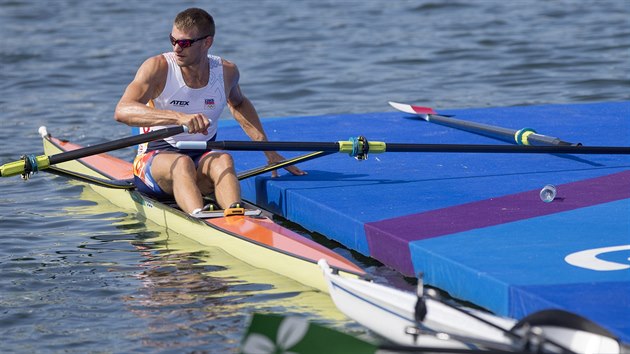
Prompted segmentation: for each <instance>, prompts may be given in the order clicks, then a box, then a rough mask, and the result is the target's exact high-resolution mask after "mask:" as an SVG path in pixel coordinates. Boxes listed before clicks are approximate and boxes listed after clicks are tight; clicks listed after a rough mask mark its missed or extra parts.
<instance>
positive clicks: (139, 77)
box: [114, 55, 210, 134]
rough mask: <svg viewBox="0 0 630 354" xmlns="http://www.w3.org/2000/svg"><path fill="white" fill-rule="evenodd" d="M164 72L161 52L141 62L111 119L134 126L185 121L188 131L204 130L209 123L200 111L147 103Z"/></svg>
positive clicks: (162, 82) (163, 79)
mask: <svg viewBox="0 0 630 354" xmlns="http://www.w3.org/2000/svg"><path fill="white" fill-rule="evenodd" d="M167 72H168V64H167V63H166V59H164V57H163V56H162V55H158V56H155V57H152V58H149V59H147V60H146V61H145V62H144V63H142V65H141V66H140V68H139V69H138V72H137V73H136V76H135V77H134V79H133V81H132V82H131V83H130V84H129V86H127V89H125V92H124V93H123V95H122V97H121V98H120V101H119V102H118V105H116V111H115V112H114V119H115V120H116V121H118V122H122V123H125V124H127V125H130V126H136V127H150V126H156V125H186V126H187V127H188V130H189V133H191V134H192V133H204V134H207V132H208V126H209V124H210V123H209V121H208V118H207V117H206V116H204V115H203V114H184V113H181V112H175V111H171V110H161V109H156V108H153V107H150V106H148V105H147V103H148V102H149V101H150V100H151V99H154V98H156V97H157V96H159V94H160V93H161V92H162V89H163V88H164V85H165V83H166V75H167Z"/></svg>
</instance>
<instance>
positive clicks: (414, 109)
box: [389, 101, 437, 120]
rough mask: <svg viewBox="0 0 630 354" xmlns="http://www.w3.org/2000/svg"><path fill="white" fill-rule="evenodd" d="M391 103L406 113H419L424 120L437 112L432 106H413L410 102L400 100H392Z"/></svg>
mask: <svg viewBox="0 0 630 354" xmlns="http://www.w3.org/2000/svg"><path fill="white" fill-rule="evenodd" d="M389 105H390V106H392V107H394V108H396V109H397V110H399V111H402V112H405V113H410V114H417V115H419V116H420V117H421V118H422V119H424V120H428V118H429V117H428V115H429V114H437V112H435V111H434V110H433V108H431V107H421V106H413V105H410V104H405V103H398V102H392V101H389Z"/></svg>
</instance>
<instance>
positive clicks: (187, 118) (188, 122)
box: [179, 113, 210, 135]
mask: <svg viewBox="0 0 630 354" xmlns="http://www.w3.org/2000/svg"><path fill="white" fill-rule="evenodd" d="M179 125H185V126H187V127H188V133H190V134H195V133H202V134H204V135H208V127H210V120H209V119H208V117H206V116H205V115H204V114H201V113H194V114H181V115H180V117H179Z"/></svg>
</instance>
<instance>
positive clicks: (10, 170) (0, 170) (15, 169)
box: [0, 126, 187, 178]
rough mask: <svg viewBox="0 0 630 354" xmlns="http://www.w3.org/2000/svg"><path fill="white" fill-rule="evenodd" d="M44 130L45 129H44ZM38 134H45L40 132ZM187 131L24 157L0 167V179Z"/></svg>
mask: <svg viewBox="0 0 630 354" xmlns="http://www.w3.org/2000/svg"><path fill="white" fill-rule="evenodd" d="M44 129H45V128H44ZM41 130H42V128H40V133H45V132H42V131H41ZM185 131H187V128H186V127H184V126H181V127H170V128H164V129H160V130H156V131H154V132H150V133H146V134H140V135H134V136H130V137H126V138H122V139H118V140H113V141H109V142H106V143H102V144H97V145H93V146H89V147H85V148H81V149H77V150H72V151H67V152H62V153H59V154H55V155H52V156H47V155H40V156H35V155H25V156H23V157H22V159H21V160H19V161H14V162H9V163H6V164H4V165H2V166H0V177H9V176H15V175H22V176H23V177H25V178H27V177H28V175H29V174H30V173H33V172H37V171H39V170H43V169H46V168H48V167H50V166H52V165H56V164H59V163H62V162H66V161H71V160H76V159H80V158H83V157H87V156H91V155H98V154H101V153H104V152H108V151H112V150H117V149H122V148H126V147H129V146H133V145H137V144H143V143H146V142H149V141H153V140H157V139H164V138H168V137H169V136H173V135H176V134H180V133H183V132H185Z"/></svg>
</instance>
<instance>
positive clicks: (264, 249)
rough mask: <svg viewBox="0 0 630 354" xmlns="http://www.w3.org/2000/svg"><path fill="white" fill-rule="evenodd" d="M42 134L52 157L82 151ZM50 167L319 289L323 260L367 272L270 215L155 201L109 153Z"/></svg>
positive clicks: (140, 213) (142, 213) (353, 272)
mask: <svg viewBox="0 0 630 354" xmlns="http://www.w3.org/2000/svg"><path fill="white" fill-rule="evenodd" d="M40 135H41V136H42V139H43V144H44V152H45V154H47V155H49V156H51V155H52V156H55V154H62V153H65V152H71V151H79V150H80V149H82V147H81V146H79V145H77V144H74V143H71V142H69V141H65V140H61V139H58V138H55V137H53V136H51V135H50V134H48V132H47V130H46V129H40ZM46 171H52V172H54V173H56V174H61V175H65V176H68V177H80V178H79V179H81V180H83V181H92V182H94V183H88V185H89V186H90V187H91V188H92V189H94V191H96V192H97V193H98V194H100V195H101V196H103V197H104V198H106V199H107V200H109V201H110V202H112V203H113V204H115V205H116V206H118V207H120V208H122V209H124V210H127V211H129V212H131V213H134V214H135V215H136V217H137V218H139V219H140V220H151V221H152V222H154V223H156V224H158V225H160V226H162V227H165V228H167V229H170V230H172V231H175V232H177V233H180V234H183V235H185V236H186V237H189V238H191V239H193V240H195V241H197V242H199V243H200V244H202V245H207V246H214V247H219V248H221V249H223V250H224V251H225V252H227V253H228V254H231V255H232V256H234V257H236V258H238V259H240V260H242V261H244V262H246V263H248V264H250V265H252V266H254V267H256V268H262V269H268V270H271V271H273V272H275V273H278V274H281V275H283V276H286V277H288V278H291V279H294V280H297V281H298V282H300V283H302V284H304V285H307V286H309V287H312V288H315V289H319V290H322V291H327V286H326V284H325V282H324V281H323V279H322V278H321V275H320V272H321V271H320V269H319V267H318V266H317V261H318V260H319V259H321V258H324V259H326V260H327V261H328V262H330V263H331V264H333V265H334V266H335V267H339V268H340V269H342V271H343V272H344V273H345V274H346V275H347V276H350V277H356V276H358V275H361V274H364V271H363V270H362V269H361V268H359V267H358V266H356V265H355V264H353V263H352V262H351V261H349V260H347V259H345V258H344V257H342V256H340V255H338V254H337V253H335V252H333V251H332V250H330V249H328V248H326V247H324V246H322V245H320V244H318V243H317V242H315V241H312V240H310V239H307V238H305V237H304V236H301V235H299V234H297V233H295V232H293V231H291V230H289V229H287V228H285V227H282V226H281V225H279V224H277V223H275V222H274V221H273V220H272V219H271V215H270V214H268V213H263V214H262V215H258V216H248V215H232V216H220V217H215V218H209V219H198V218H194V217H192V216H190V215H188V214H187V213H185V212H183V211H181V210H179V209H178V208H177V207H176V206H175V205H174V204H169V203H165V202H161V201H157V200H155V199H152V198H150V197H148V196H147V195H144V194H142V193H140V192H138V191H137V190H135V189H133V188H130V186H129V182H128V181H129V180H130V179H131V178H132V166H131V163H130V162H128V161H124V160H122V159H119V158H116V157H114V156H111V155H108V154H105V153H101V154H98V155H90V156H86V157H83V158H80V159H73V160H69V161H65V162H62V163H59V164H56V166H55V167H54V168H52V167H51V168H49V169H47V170H46ZM250 207H251V205H250Z"/></svg>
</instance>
